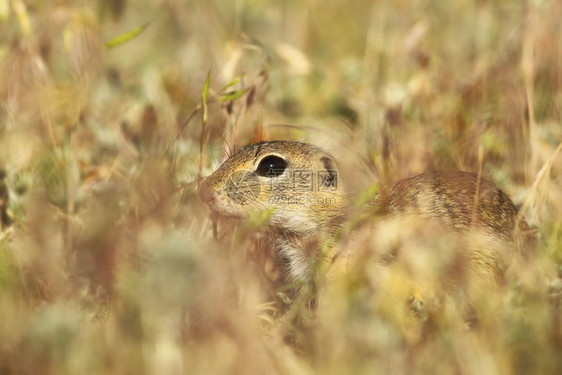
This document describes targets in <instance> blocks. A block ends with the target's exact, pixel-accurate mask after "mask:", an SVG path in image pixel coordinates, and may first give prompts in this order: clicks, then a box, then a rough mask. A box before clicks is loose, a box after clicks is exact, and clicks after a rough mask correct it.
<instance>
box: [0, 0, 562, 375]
mask: <svg viewBox="0 0 562 375" xmlns="http://www.w3.org/2000/svg"><path fill="white" fill-rule="evenodd" d="M560 19H562V3H561V2H559V1H548V0H544V1H540V0H529V1H517V2H510V1H484V0H481V1H476V0H474V1H470V0H462V1H455V2H448V1H444V0H443V1H424V0H417V1H406V0H401V1H393V2H390V1H366V0H358V1H354V2H346V1H339V0H329V1H313V0H311V1H292V0H285V1H258V0H225V1H219V0H216V1H204V0H199V1H198V0H195V1H178V0H153V1H145V0H136V1H127V0H114V1H65V0H50V1H30V0H29V1H27V0H0V25H1V27H0V30H1V31H0V63H1V65H2V69H1V81H0V82H1V83H0V98H1V106H0V169H1V171H2V172H1V173H0V177H1V181H0V208H1V209H2V227H1V231H0V373H2V374H4V373H6V374H8V373H45V374H64V373H69V374H70V373H72V374H75V373H109V372H113V373H131V374H133V373H134V374H139V373H162V374H171V373H182V372H183V373H190V374H222V373H245V374H262V373H280V374H311V373H321V374H342V373H350V374H351V373H353V374H361V373H369V374H371V373H381V374H385V373H393V374H400V373H402V374H407V373H430V374H449V373H463V374H495V373H537V374H546V373H552V374H554V373H562V326H561V317H560V314H561V311H560V305H559V301H560V296H559V294H558V295H557V293H560V290H561V289H562V287H561V286H560V285H559V284H560V279H558V280H557V279H556V272H557V271H558V272H562V271H560V270H561V267H562V214H561V212H560V209H559V208H560V206H561V205H562V195H561V193H562V157H561V156H558V158H556V152H557V148H559V144H560V142H561V140H562V126H561V121H562V24H561V23H560ZM139 28H140V29H139ZM137 34H138V35H137ZM208 73H209V75H208V77H209V80H208V82H209V83H210V85H209V86H210V89H209V93H208V95H202V93H203V92H204V90H203V87H204V85H205V82H206V77H207V74H208ZM202 98H203V99H205V100H203V102H204V104H205V105H202V104H203V102H202ZM205 114H206V116H205ZM204 117H206V118H204ZM260 139H299V140H305V141H308V142H312V143H315V144H318V145H322V144H325V148H326V149H328V150H329V151H331V152H332V153H334V154H335V155H336V157H337V158H338V159H339V160H340V162H341V169H342V171H341V173H342V175H343V177H344V178H345V180H346V181H353V183H348V185H349V186H350V187H351V191H352V192H353V193H360V192H361V191H369V188H371V187H372V186H373V184H381V183H387V182H390V181H395V180H397V179H399V178H402V177H405V176H407V175H411V174H413V173H416V172H421V171H424V170H448V169H462V170H471V171H477V170H478V168H479V166H480V165H481V166H482V171H483V174H484V175H485V176H487V177H489V178H491V179H493V180H494V181H495V182H496V183H497V184H498V185H499V186H501V187H502V188H503V189H504V190H506V191H507V192H508V194H509V195H510V196H511V197H513V199H514V201H515V202H516V204H517V205H519V206H522V207H523V210H524V213H525V215H526V217H527V218H528V219H529V221H530V222H531V224H532V226H534V227H535V228H537V230H538V236H539V249H538V252H537V255H536V258H535V259H534V260H533V261H529V262H528V263H527V264H525V265H524V266H523V267H521V268H519V269H517V270H516V275H515V277H513V278H512V279H511V281H510V283H509V284H508V285H506V286H505V287H504V288H503V289H502V290H501V292H500V293H499V294H498V295H494V296H493V297H490V298H493V299H494V301H493V302H494V303H493V304H484V306H479V308H480V309H481V316H480V322H479V324H477V325H476V326H475V327H473V328H471V329H467V327H466V324H464V322H463V321H462V320H459V319H458V314H456V311H455V304H454V303H453V302H451V303H449V302H448V301H447V297H445V298H444V299H443V300H441V302H440V303H436V304H434V305H430V307H428V311H427V314H426V316H425V317H424V318H423V319H422V318H411V317H409V316H408V315H406V314H405V313H404V312H403V311H401V310H400V309H399V308H398V307H397V306H396V304H395V303H393V301H392V300H391V299H390V298H389V297H388V296H387V295H385V294H384V293H381V291H380V290H379V289H378V287H377V285H375V284H374V283H373V281H372V280H371V278H370V277H372V278H373V279H374V280H376V279H377V277H378V275H377V274H376V272H375V270H374V268H372V267H370V266H369V264H370V263H369V254H363V255H362V256H361V258H360V262H361V263H362V265H363V266H364V267H365V269H366V270H367V271H368V272H369V276H370V277H367V275H366V274H365V273H363V272H362V270H359V269H357V270H355V271H356V273H355V274H354V275H352V276H350V277H349V279H348V280H347V281H346V283H345V285H343V287H342V288H343V290H344V292H342V293H340V294H335V295H332V296H331V297H329V298H328V297H327V298H326V299H325V302H324V303H322V302H321V304H320V308H319V310H318V312H317V313H316V314H314V313H313V312H311V311H308V310H306V309H302V308H300V309H299V308H294V309H292V310H289V312H288V313H287V314H282V313H281V312H280V311H278V309H277V308H276V306H275V305H274V304H272V303H270V300H271V299H270V298H269V296H270V294H268V293H266V291H265V290H264V289H265V288H264V283H263V279H262V278H261V276H260V273H259V270H258V269H257V267H256V266H255V265H254V264H253V263H252V262H251V261H250V260H249V259H248V258H249V257H250V256H249V255H251V254H249V252H248V249H249V247H248V242H249V241H248V239H247V237H248V236H247V235H246V232H244V231H242V232H240V233H238V235H236V236H234V238H233V239H232V240H223V241H218V240H215V239H214V238H213V235H212V226H211V221H210V219H209V217H208V211H207V209H206V207H204V205H203V204H202V203H201V202H200V201H199V199H198V196H197V185H198V182H199V179H200V176H205V175H208V174H209V173H210V172H211V171H212V170H214V169H215V168H216V167H217V166H218V165H219V164H220V163H221V162H222V160H224V158H225V155H226V154H227V153H229V152H232V150H233V149H234V148H236V147H239V146H241V145H245V144H247V143H250V142H252V141H256V140H260ZM558 151H559V150H558ZM423 235H425V236H427V234H422V236H423ZM430 235H431V234H430ZM349 250H350V251H353V249H349ZM436 253H438V251H436ZM426 255H427V254H426ZM428 259H429V260H428ZM421 262H422V264H421V265H420V264H418V265H417V266H418V267H422V268H423V267H424V266H428V267H430V265H429V263H431V262H433V260H432V259H431V258H427V257H426V258H424V260H423V261H421ZM423 262H428V264H424V263H423ZM418 263H419V262H418ZM441 271H442V272H443V273H446V272H450V271H451V270H449V269H442V270H441ZM435 272H438V271H435ZM432 277H433V278H432V279H431V280H432V282H433V283H434V284H433V285H432V288H433V289H434V290H440V289H443V285H441V282H442V278H440V274H434V275H432ZM396 282H398V283H399V282H400V280H396ZM398 289H399V288H398ZM400 303H401V302H400ZM490 305H493V308H491V307H490Z"/></svg>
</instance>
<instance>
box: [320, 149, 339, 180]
mask: <svg viewBox="0 0 562 375" xmlns="http://www.w3.org/2000/svg"><path fill="white" fill-rule="evenodd" d="M320 161H321V162H322V165H323V166H324V169H325V170H326V171H327V172H328V173H329V178H330V179H331V180H332V181H334V180H335V179H336V178H337V177H336V175H337V173H338V172H337V171H338V166H337V164H336V161H335V159H334V158H333V157H331V156H327V155H325V156H322V157H321V158H320Z"/></svg>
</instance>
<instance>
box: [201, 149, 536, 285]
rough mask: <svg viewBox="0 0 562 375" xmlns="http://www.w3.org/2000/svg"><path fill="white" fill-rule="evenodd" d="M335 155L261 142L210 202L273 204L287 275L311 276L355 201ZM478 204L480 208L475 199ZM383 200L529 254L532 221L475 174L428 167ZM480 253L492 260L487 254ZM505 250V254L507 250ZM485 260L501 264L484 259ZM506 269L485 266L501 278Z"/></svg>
mask: <svg viewBox="0 0 562 375" xmlns="http://www.w3.org/2000/svg"><path fill="white" fill-rule="evenodd" d="M338 177H339V176H338V168H337V164H336V160H335V159H334V157H333V156H331V155H330V154H328V153H326V152H325V151H324V150H322V149H321V148H319V147H316V146H313V145H310V144H306V143H301V142H296V141H269V142H259V143H255V144H251V145H249V146H246V147H244V148H243V149H241V150H240V151H239V152H237V153H235V154H234V155H232V156H231V157H230V158H229V159H228V160H226V161H225V162H224V163H223V164H222V165H221V166H220V167H219V168H218V169H217V170H216V171H215V172H214V173H213V174H211V175H210V176H209V177H208V178H207V179H206V180H205V181H204V182H203V184H202V186H201V188H200V196H201V198H202V200H203V201H204V202H205V203H206V204H207V205H208V206H209V207H210V209H211V211H212V212H213V213H214V214H215V215H218V216H220V217H230V218H247V217H249V216H250V215H251V214H254V213H257V212H263V211H266V210H270V213H271V217H270V218H269V222H268V225H267V233H266V234H267V237H268V241H269V245H270V248H271V249H272V250H273V253H274V257H275V260H276V262H277V265H278V267H279V269H280V271H281V273H282V275H283V279H284V280H285V281H295V280H297V281H304V280H306V278H307V277H308V276H309V269H310V266H311V262H318V261H325V262H329V261H330V259H329V258H330V256H333V255H334V254H335V251H332V252H331V253H328V259H324V258H321V257H319V256H318V251H320V250H319V249H320V248H321V246H319V244H325V243H326V241H334V236H335V233H336V232H337V231H338V228H340V226H341V224H342V223H343V222H344V220H345V218H346V216H347V214H346V213H347V212H348V211H349V210H348V208H349V207H350V202H352V199H350V198H349V197H348V196H347V195H346V194H345V192H344V186H342V181H340V180H339V179H338ZM476 202H477V205H476V209H475V208H474V207H475V203H476ZM376 204H377V205H380V207H381V208H382V210H381V211H384V212H386V213H388V214H390V215H392V216H395V215H401V214H405V215H410V216H413V217H417V218H421V220H426V221H430V222H433V223H438V224H439V225H441V226H443V227H444V228H447V230H449V231H451V232H456V233H464V232H468V231H469V230H470V229H471V228H474V227H476V228H478V230H479V231H481V233H484V236H486V237H489V238H491V239H493V240H494V241H496V242H499V243H501V244H503V245H505V246H503V248H505V249H507V250H505V251H506V252H508V253H510V252H511V253H510V254H508V255H507V257H508V258H509V257H510V256H511V255H515V254H516V253H518V252H523V250H524V248H525V246H526V245H525V244H523V245H522V241H519V239H520V238H528V237H530V236H529V235H528V232H529V226H528V224H527V222H526V221H525V219H524V218H523V217H522V216H519V215H518V210H517V208H516V207H515V205H514V204H513V202H512V201H511V200H510V199H509V197H508V196H507V195H506V194H505V193H504V192H503V191H502V190H500V189H499V188H498V187H497V186H496V185H495V184H494V183H492V182H491V181H489V180H486V179H484V178H480V177H479V176H478V175H477V174H475V173H470V172H458V171H457V172H443V173H440V172H439V173H423V174H420V175H417V176H414V177H410V178H406V179H404V180H401V181H399V182H397V183H396V184H395V185H394V186H393V187H392V188H391V189H389V190H388V193H387V194H382V195H381V196H380V198H379V199H378V201H377V202H376ZM485 254H486V253H484V255H482V254H480V255H478V256H480V257H484V258H486V257H487V255H485ZM502 256H505V255H502ZM480 262H481V263H483V264H488V265H489V264H490V263H493V262H491V261H490V260H489V259H480ZM503 270H504V268H503V267H497V266H496V265H493V266H490V267H488V269H485V270H484V272H488V273H491V274H492V275H490V277H491V278H492V279H498V278H500V276H501V275H498V273H501V272H503Z"/></svg>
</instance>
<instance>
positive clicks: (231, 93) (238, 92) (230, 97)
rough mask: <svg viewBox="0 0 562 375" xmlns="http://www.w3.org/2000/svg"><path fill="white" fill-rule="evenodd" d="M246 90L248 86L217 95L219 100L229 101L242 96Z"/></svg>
mask: <svg viewBox="0 0 562 375" xmlns="http://www.w3.org/2000/svg"><path fill="white" fill-rule="evenodd" d="M247 92H248V88H245V89H242V90H236V91H229V92H227V93H224V94H222V95H219V101H221V102H231V101H234V100H236V99H238V98H240V97H242V96H243V95H244V94H245V93H247Z"/></svg>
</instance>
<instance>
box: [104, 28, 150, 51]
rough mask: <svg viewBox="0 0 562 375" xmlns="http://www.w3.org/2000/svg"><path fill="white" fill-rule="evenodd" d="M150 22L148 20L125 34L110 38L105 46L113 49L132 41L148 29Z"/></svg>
mask: <svg viewBox="0 0 562 375" xmlns="http://www.w3.org/2000/svg"><path fill="white" fill-rule="evenodd" d="M149 24H150V22H147V23H145V24H144V25H142V26H139V27H137V28H135V29H133V30H131V31H128V32H126V33H125V34H121V35H119V36H116V37H115V38H113V39H110V40H108V41H107V42H105V43H104V45H105V48H107V49H113V48H116V47H119V46H120V45H122V44H125V43H127V42H129V41H131V40H132V39H134V38H136V37H137V36H139V35H140V34H141V33H142V32H143V31H144V30H146V28H147V27H148V25H149Z"/></svg>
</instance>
